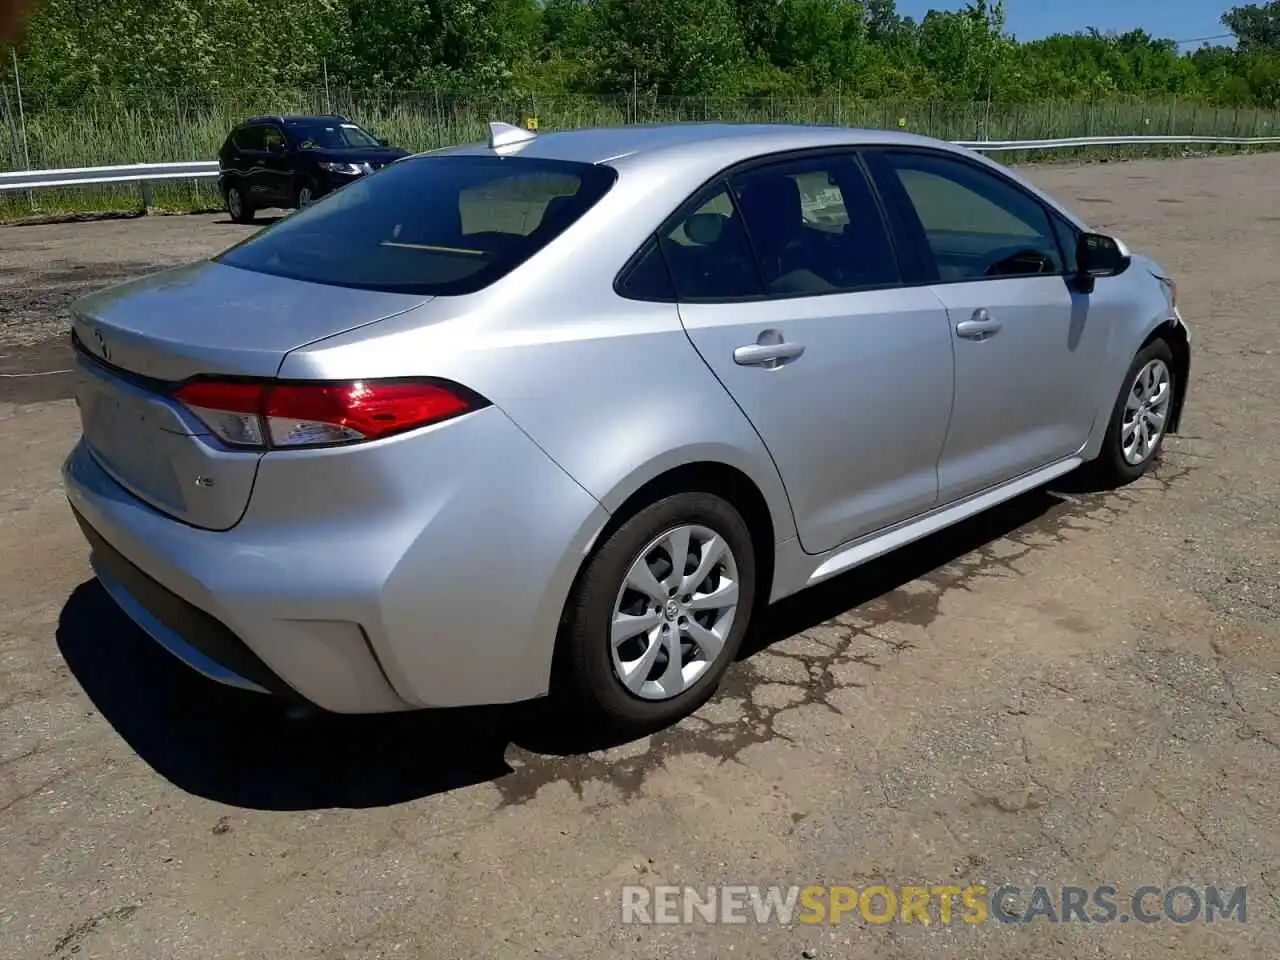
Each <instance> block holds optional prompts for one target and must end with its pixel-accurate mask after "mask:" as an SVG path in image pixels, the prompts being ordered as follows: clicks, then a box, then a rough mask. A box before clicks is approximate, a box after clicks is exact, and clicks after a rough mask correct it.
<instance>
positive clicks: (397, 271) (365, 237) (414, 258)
mask: <svg viewBox="0 0 1280 960" xmlns="http://www.w3.org/2000/svg"><path fill="white" fill-rule="evenodd" d="M616 178H617V173H616V172H615V171H614V170H613V169H612V168H610V167H601V166H594V165H592V164H585V163H569V162H565V161H559V160H534V159H527V158H520V157H483V156H482V157H451V156H443V157H420V158H415V159H412V160H404V161H401V162H399V163H393V164H391V165H390V166H388V167H386V168H384V169H383V170H381V171H379V172H378V173H375V174H372V175H370V176H366V177H363V178H362V179H360V180H356V181H354V182H353V183H351V184H349V185H347V186H345V187H343V188H342V189H340V190H338V191H336V192H334V193H333V194H330V195H329V196H327V197H325V198H324V199H323V200H320V201H319V202H317V203H315V204H313V205H311V206H309V207H306V208H304V209H302V210H299V211H297V212H296V213H293V214H291V215H290V216H287V217H285V218H284V219H282V220H279V221H277V222H276V223H275V224H273V225H271V226H269V227H267V228H266V229H264V230H261V231H259V232H258V233H256V234H254V235H253V236H252V237H250V238H249V239H248V240H245V241H243V242H242V243H239V244H237V245H236V246H234V247H232V248H231V249H230V250H227V251H226V252H225V253H223V254H221V255H220V256H218V257H216V258H215V259H216V260H217V261H218V262H219V263H225V264H227V265H229V266H233V267H241V268H243V269H245V270H255V271H257V272H259V273H270V274H275V275H276V276H281V277H290V278H292V279H295V280H309V281H312V282H314V283H327V284H332V285H334V286H340V287H358V288H363V289H368V290H383V291H388V292H396V293H412V294H418V295H422V296H449V295H454V294H464V293H473V292H475V291H476V290H480V289H482V288H484V287H486V286H488V285H489V284H491V283H493V282H494V281H495V280H497V279H499V278H500V277H503V276H505V275H506V274H508V273H510V272H511V271H512V270H514V269H515V268H516V267H518V266H519V265H520V264H521V263H523V262H524V261H525V260H527V259H528V258H529V257H531V256H533V254H535V253H536V252H537V251H538V250H540V249H542V248H543V247H544V246H546V245H547V244H548V243H550V242H551V241H552V240H553V239H555V238H556V237H557V236H559V235H560V234H561V233H563V232H564V230H565V229H566V228H568V227H569V226H570V225H571V224H572V223H573V222H574V221H575V220H577V219H578V218H579V217H580V216H582V214H583V213H585V212H586V211H587V210H589V209H590V208H591V207H592V206H593V205H594V204H595V203H596V202H597V201H598V200H599V199H600V198H601V197H603V196H604V195H605V194H606V193H607V192H608V191H609V188H610V187H612V186H613V183H614V180H615V179H616Z"/></svg>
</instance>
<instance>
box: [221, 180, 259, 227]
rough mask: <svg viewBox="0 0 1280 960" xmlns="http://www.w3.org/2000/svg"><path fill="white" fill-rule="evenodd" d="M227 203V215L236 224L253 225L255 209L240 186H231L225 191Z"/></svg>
mask: <svg viewBox="0 0 1280 960" xmlns="http://www.w3.org/2000/svg"><path fill="white" fill-rule="evenodd" d="M223 194H224V197H223V198H224V199H225V200H226V202H227V214H228V216H230V217H231V219H232V220H234V221H235V222H236V223H253V216H254V209H253V206H252V205H251V204H250V203H249V200H248V198H247V197H245V195H244V191H243V190H241V188H240V186H239V185H238V184H234V183H233V184H230V185H228V186H227V188H226V189H225V190H224V191H223Z"/></svg>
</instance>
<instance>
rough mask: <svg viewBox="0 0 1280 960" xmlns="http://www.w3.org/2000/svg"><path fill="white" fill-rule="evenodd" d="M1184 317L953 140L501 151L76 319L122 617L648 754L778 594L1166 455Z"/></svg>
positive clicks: (257, 659)
mask: <svg viewBox="0 0 1280 960" xmlns="http://www.w3.org/2000/svg"><path fill="white" fill-rule="evenodd" d="M1176 300H1177V291H1176V287H1175V285H1174V283H1173V281H1172V280H1170V279H1168V278H1167V276H1166V274H1165V271H1164V270H1162V269H1161V268H1160V266H1159V265H1157V264H1156V263H1155V262H1153V261H1152V260H1150V259H1147V258H1145V257H1143V256H1140V255H1137V254H1135V253H1132V252H1131V251H1130V250H1129V249H1128V248H1127V247H1126V246H1125V244H1124V243H1123V242H1122V241H1121V240H1119V239H1117V238H1114V237H1110V236H1106V235H1103V234H1101V233H1098V232H1096V231H1094V230H1092V229H1091V228H1090V227H1089V225H1088V224H1086V223H1084V222H1082V221H1081V220H1079V219H1078V218H1077V217H1076V216H1074V215H1073V214H1072V213H1070V212H1068V211H1067V210H1066V209H1064V208H1063V207H1062V206H1060V205H1059V204H1058V203H1056V202H1055V201H1054V200H1052V199H1051V198H1050V197H1048V196H1046V195H1045V194H1044V193H1042V192H1040V191H1039V190H1037V189H1036V188H1034V187H1033V186H1031V185H1030V184H1028V183H1026V182H1025V181H1024V180H1022V179H1021V178H1020V177H1019V176H1017V175H1016V174H1015V173H1013V172H1011V171H1010V170H1008V169H1005V168H1004V167H1002V166H1000V165H998V164H996V163H994V162H992V161H990V160H988V159H986V158H984V157H982V156H980V155H978V154H976V153H972V152H969V151H967V150H963V149H961V148H959V147H956V146H953V145H950V144H947V143H942V142H939V141H935V140H931V139H926V138H922V137H917V136H911V135H907V134H902V133H896V132H881V131H868V130H852V129H842V128H820V127H802V126H780V125H769V126H745V125H744V126H737V125H716V124H688V125H671V126H653V127H619V128H609V129H595V130H580V131H569V132H559V133H552V134H547V135H543V136H538V135H535V134H534V133H532V132H529V131H524V130H521V129H519V128H515V127H508V126H505V125H502V124H494V125H493V127H492V135H491V137H490V139H489V141H488V142H487V143H479V144H475V145H471V146H463V147H457V148H451V149H448V150H444V151H438V152H434V153H431V154H425V155H419V156H415V157H410V158H407V159H404V160H401V161H399V162H396V163H394V164H392V165H390V166H389V167H387V168H386V169H384V170H382V171H380V172H378V173H375V174H373V175H372V176H369V177H366V178H363V179H361V180H358V181H356V182H354V183H352V184H351V185H349V186H347V187H344V188H343V189H341V190H339V191H337V192H336V193H334V194H332V195H331V196H329V197H326V198H324V199H323V200H320V201H319V202H317V203H315V204H314V205H312V206H309V207H307V208H306V209H303V210H301V211H299V212H298V213H296V214H293V215H291V216H289V217H287V218H285V219H283V220H281V221H279V222H278V223H275V224H273V225H272V226H269V227H267V228H266V229H264V230H262V231H260V232H258V233H256V234H254V235H253V236H251V237H249V238H248V239H246V240H244V241H243V242H242V243H240V244H238V245H237V246H235V247H232V248H231V249H229V250H227V251H225V252H223V253H222V254H220V255H218V256H216V257H214V258H212V259H211V260H209V261H206V262H201V263H197V264H194V265H191V266H186V267H181V268H178V269H175V270H170V271H167V272H163V273H160V274H156V275H152V276H148V277H144V278H141V279H138V280H134V281H131V282H127V283H125V284H123V285H120V286H116V287H114V288H110V289H108V290H105V291H103V292H100V293H97V294H94V295H92V296H90V297H88V298H86V299H84V300H82V301H81V302H79V303H78V304H77V305H76V307H75V311H74V327H73V341H74V345H75V348H76V355H77V386H76V398H77V402H78V403H79V407H80V415H81V419H82V424H83V437H82V439H81V440H80V442H79V443H78V445H77V446H76V448H75V450H74V451H73V452H72V453H71V455H70V456H69V458H68V459H67V461H66V463H65V466H64V479H65V487H66V491H67V496H68V498H69V500H70V503H71V506H72V509H73V510H74V512H75V515H76V517H77V519H78V521H79V523H80V524H81V526H82V528H83V530H84V532H85V535H86V537H87V538H88V540H89V542H90V544H91V546H92V562H93V565H94V569H95V571H96V573H97V576H98V578H99V579H100V580H101V582H102V584H103V586H104V587H105V588H106V590H107V591H108V592H109V593H110V595H111V596H112V597H114V598H115V600H116V601H117V603H118V604H119V605H120V607H121V608H123V610H124V611H125V612H126V613H127V614H128V615H129V616H130V617H131V618H132V619H133V620H134V621H136V622H137V623H138V624H139V625H141V627H142V628H143V629H145V630H146V631H147V632H148V633H149V634H150V635H151V636H152V637H153V638H154V639H155V640H156V641H157V642H158V643H159V644H161V645H162V646H163V647H165V648H166V649H167V650H169V651H170V652H171V653H173V654H175V655H176V656H177V657H179V658H181V659H182V660H183V661H185V662H186V663H187V664H188V665H190V666H191V667H192V668H194V669H196V670H198V671H200V672H201V673H204V674H205V675H207V676H208V677H211V678H212V679H214V680H218V681H220V682H223V683H228V684H232V685H235V686H239V687H241V688H245V689H249V690H255V691H260V692H267V693H272V694H278V695H281V696H284V697H290V698H298V699H301V700H303V701H307V702H309V703H311V704H313V705H317V706H319V707H321V708H324V709H326V710H329V711H335V712H340V713H369V712H384V711H397V710H408V709H414V708H426V707H444V706H458V705H474V704H493V703H507V702H514V701H520V700H525V699H530V698H536V697H540V696H543V695H546V694H548V693H550V694H554V695H556V696H558V697H563V698H565V699H566V701H567V702H572V703H575V704H577V705H578V706H580V707H581V708H582V709H583V710H584V711H586V713H587V714H588V715H589V716H591V717H593V718H595V719H597V720H599V721H601V722H605V723H608V724H611V725H613V726H615V727H618V728H621V729H625V730H631V731H639V730H644V729H653V728H654V727H657V726H660V725H662V724H666V723H669V722H671V721H673V720H675V719H676V718H678V717H680V716H682V715H684V714H686V713H688V712H689V711H691V710H692V709H694V708H695V707H697V706H698V705H699V704H700V703H701V702H703V701H704V700H705V699H706V698H707V697H709V696H710V695H711V693H712V692H713V691H714V689H715V687H716V686H717V684H718V683H719V681H720V679H721V677H722V675H723V674H724V672H725V670H726V669H727V667H728V666H729V664H730V663H731V662H732V660H733V659H734V656H735V654H736V653H737V651H738V648H739V646H740V644H741V642H742V639H743V635H744V634H745V633H746V631H747V630H748V628H749V627H750V624H751V622H752V620H753V619H754V618H755V617H757V616H758V615H759V614H760V612H761V610H762V608H763V607H764V606H765V605H767V604H768V603H770V602H773V601H777V600H779V599H781V598H783V597H786V596H788V595H790V594H794V593H797V592H798V591H801V590H803V589H805V588H806V587H808V586H811V585H813V584H815V583H818V582H820V581H823V580H826V579H828V578H830V577H833V576H836V575H837V574H840V573H843V572H845V571H849V570H852V569H854V568H855V567H857V566H858V565H859V564H861V563H864V562H865V561H867V560H869V559H871V558H873V557H876V556H878V555H881V554H884V553H886V552H887V551H890V550H894V549H898V548H901V547H904V546H905V545H907V544H909V543H910V542H912V541H914V540H917V539H919V538H921V537H923V536H926V535H928V534H930V533H932V532H935V531H937V530H940V529H942V528H944V527H946V526H948V525H950V524H953V523H956V522H957V521H960V520H962V519H965V518H967V517H970V516H972V515H974V514H977V513H979V512H981V511H983V510H985V509H987V508H989V507H991V506H993V505H995V504H997V503H999V502H1001V501H1004V500H1008V499H1010V498H1012V497H1014V496H1017V495H1018V494H1020V493H1023V492H1025V491H1029V490H1031V489H1033V488H1036V487H1038V486H1041V485H1043V484H1046V483H1048V482H1050V481H1052V480H1054V479H1055V478H1057V477H1060V476H1062V475H1063V474H1066V473H1068V472H1069V471H1073V470H1076V469H1078V468H1086V469H1089V470H1091V471H1093V472H1094V473H1095V474H1097V476H1098V478H1099V479H1101V480H1105V481H1107V482H1109V483H1112V484H1120V483H1125V482H1127V481H1130V480H1133V479H1134V478H1136V477H1138V476H1140V475H1141V474H1143V473H1144V472H1145V471H1147V470H1148V469H1150V467H1151V465H1152V463H1153V462H1154V461H1155V460H1156V459H1157V457H1158V455H1159V451H1160V449H1161V445H1162V442H1163V440H1164V438H1165V437H1166V435H1168V434H1169V433H1170V432H1173V431H1175V430H1176V429H1177V426H1178V422H1179V417H1180V415H1181V411H1182V407H1183V403H1184V397H1185V394H1186V388H1187V386H1186V385H1187V377H1188V372H1189V366H1190V352H1189V336H1188V332H1187V327H1186V326H1185V324H1184V323H1183V321H1182V318H1181V316H1180V315H1179V312H1178V308H1177V302H1176Z"/></svg>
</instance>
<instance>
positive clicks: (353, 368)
mask: <svg viewBox="0 0 1280 960" xmlns="http://www.w3.org/2000/svg"><path fill="white" fill-rule="evenodd" d="M702 177H703V174H702V172H701V170H698V171H697V172H695V173H693V174H686V175H685V176H683V177H673V176H671V175H670V173H669V171H667V170H665V169H663V168H656V169H655V168H650V167H645V168H642V169H641V170H638V171H631V170H628V169H626V168H625V167H623V168H620V173H619V180H618V182H617V183H616V184H615V186H614V188H613V189H612V190H611V191H610V192H609V193H608V194H606V196H605V197H604V198H603V199H602V200H601V201H600V202H599V203H598V204H597V205H596V206H595V207H594V208H592V209H591V210H590V211H588V213H587V214H585V215H584V216H583V217H582V219H581V220H579V221H578V222H577V223H575V224H574V226H573V227H572V228H571V229H570V230H569V231H567V232H566V233H564V234H562V235H561V236H560V237H558V238H556V239H555V240H554V241H552V242H551V243H550V244H548V245H547V246H546V247H544V248H543V249H542V250H541V251H539V252H538V253H537V254H536V255H535V256H533V257H532V258H531V259H530V260H528V261H527V262H526V263H525V264H524V265H523V266H522V267H520V268H519V269H517V270H516V271H514V272H513V273H511V274H509V275H508V276H507V277H505V278H503V279H502V280H500V281H499V282H497V283H495V284H494V285H492V286H491V287H489V288H487V289H486V290H484V291H482V292H480V293H478V294H474V295H471V296H466V297H440V298H437V299H436V300H433V301H431V302H430V303H428V304H425V305H424V306H423V308H422V309H420V310H413V311H409V312H408V313H406V314H403V315H401V316H399V317H395V318H392V319H390V320H387V321H384V322H381V323H378V324H376V325H374V327H371V328H367V329H365V330H359V331H352V332H351V333H349V334H343V335H339V336H335V337H330V338H328V339H326V340H322V341H318V342H316V343H312V344H310V345H308V346H305V347H302V348H300V349H298V350H295V351H294V352H292V353H290V354H289V355H288V356H287V357H286V358H285V361H284V363H283V365H282V367H281V369H280V374H279V375H280V376H281V377H286V378H293V377H298V378H310V377H372V376H384V377H390V376H437V377H445V378H448V379H451V380H454V381H456V382H458V383H462V384H465V385H466V386H468V387H470V388H471V389H473V390H476V391H478V392H479V393H481V394H483V395H484V396H485V397H487V398H488V399H489V400H491V401H492V402H493V403H495V404H496V405H498V406H499V407H501V408H502V410H503V411H505V412H506V413H507V415H508V416H510V417H511V418H512V420H513V421H514V422H515V423H516V424H517V425H519V426H520V428H521V429H522V430H524V431H525V432H526V433H527V434H528V436H529V437H530V438H531V439H532V440H533V441H534V442H535V443H536V444H538V446H539V447H541V448H542V450H543V451H544V452H545V453H547V455H548V456H550V457H551V458H552V459H553V460H554V461H555V462H556V463H558V464H559V465H560V466H561V467H562V468H563V469H564V470H565V471H566V472H567V473H568V474H569V475H570V476H572V477H573V478H574V479H575V480H577V482H578V483H579V484H581V485H582V487H583V488H585V489H586V490H587V491H588V492H589V493H590V494H591V495H592V497H594V498H595V499H596V500H597V501H599V502H600V503H601V504H602V505H603V506H604V507H605V509H606V510H609V511H611V512H612V511H615V510H617V508H618V507H620V506H621V505H622V504H623V503H624V502H625V501H626V499H627V498H628V497H630V496H631V494H633V493H634V492H635V491H636V490H638V489H639V488H640V487H641V486H643V485H644V484H645V483H647V482H648V481H650V480H652V479H653V478H655V477H657V476H659V475H660V474H662V473H664V472H666V471H668V470H670V469H672V468H674V467H678V466H681V465H683V464H688V463H694V462H699V461H713V462H717V463H724V464H727V465H730V466H733V467H736V468H737V469H739V470H741V471H742V472H743V473H745V474H746V475H747V476H748V477H750V478H751V480H752V481H753V482H754V483H755V484H756V486H757V488H758V489H759V490H760V492H761V493H762V495H763V496H764V499H765V501H766V503H767V504H768V506H769V509H770V513H771V514H772V517H773V524H774V530H773V534H774V539H775V542H779V543H780V542H782V541H784V540H787V539H790V538H792V537H794V536H795V524H794V522H793V520H792V517H791V510H790V506H789V504H788V501H787V499H786V495H785V493H784V492H783V488H782V484H781V480H780V479H779V477H778V472H777V469H776V467H775V466H774V464H773V461H772V459H771V458H770V457H769V454H768V451H767V450H766V449H765V447H764V444H763V443H762V442H761V440H760V438H759V436H758V435H757V434H756V432H755V430H754V428H753V427H752V426H751V424H750V422H749V421H748V420H747V419H746V417H745V416H744V415H743V414H742V411H741V410H739V409H738V407H737V405H736V404H734V402H733V400H732V399H731V398H730V397H729V395H728V394H727V393H726V392H725V391H724V388H723V387H722V386H721V385H720V384H719V382H718V381H717V380H716V379H715V378H714V377H713V376H712V374H711V372H710V371H709V370H708V369H707V368H706V365H705V364H704V363H703V362H702V360H701V358H700V357H699V356H698V354H697V352H696V351H695V350H694V348H693V345H692V344H691V343H690V342H689V339H688V336H687V335H686V334H685V332H684V328H683V327H682V326H681V323H680V317H679V314H678V311H677V309H676V306H675V304H671V303H641V302H636V301H631V300H626V299H623V298H622V297H619V296H618V295H617V293H615V292H614V290H613V281H614V278H615V277H616V276H617V274H618V271H619V270H621V268H622V266H623V265H624V264H625V263H626V261H627V260H628V258H629V257H630V256H631V254H632V253H633V252H634V251H635V250H636V249H637V248H638V247H639V246H640V245H641V244H642V243H643V242H644V240H645V239H646V238H647V237H648V235H649V234H650V233H651V232H652V230H653V229H654V228H655V227H656V226H657V225H658V224H659V223H660V222H661V221H662V219H663V218H664V217H665V216H666V215H667V214H668V213H670V211H671V210H673V209H675V207H676V206H678V205H679V204H680V202H682V201H683V200H684V198H685V197H686V196H687V195H688V193H689V192H690V191H691V190H692V189H693V188H694V187H696V186H697V185H698V183H700V182H701V179H702ZM494 468H495V469H501V468H502V467H501V464H500V463H495V464H494Z"/></svg>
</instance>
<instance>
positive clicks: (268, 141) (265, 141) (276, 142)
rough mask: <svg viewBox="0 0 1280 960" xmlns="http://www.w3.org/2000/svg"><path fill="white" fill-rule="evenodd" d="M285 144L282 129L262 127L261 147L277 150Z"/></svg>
mask: <svg viewBox="0 0 1280 960" xmlns="http://www.w3.org/2000/svg"><path fill="white" fill-rule="evenodd" d="M283 146H285V139H284V131H283V130H281V129H280V128H279V127H263V128H262V147H263V149H264V150H277V149H279V148H281V147H283Z"/></svg>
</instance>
